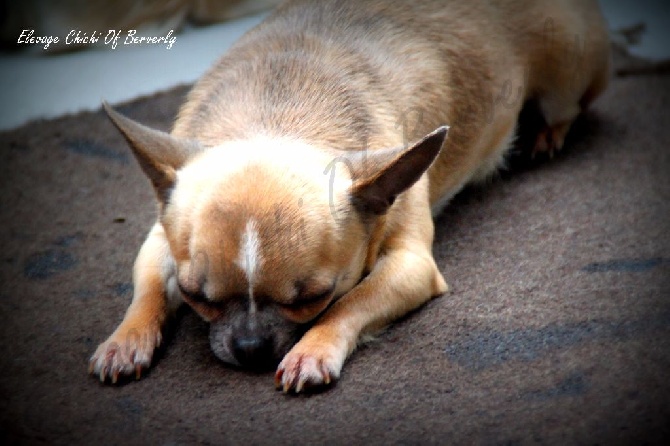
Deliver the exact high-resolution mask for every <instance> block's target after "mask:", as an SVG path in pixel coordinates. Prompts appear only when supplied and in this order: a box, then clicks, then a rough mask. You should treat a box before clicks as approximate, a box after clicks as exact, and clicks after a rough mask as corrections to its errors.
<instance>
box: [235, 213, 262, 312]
mask: <svg viewBox="0 0 670 446" xmlns="http://www.w3.org/2000/svg"><path fill="white" fill-rule="evenodd" d="M260 247H261V241H260V237H259V236H258V228H257V227H256V221H254V220H249V221H248V222H247V225H246V227H245V228H244V232H243V233H242V236H241V238H240V252H239V254H238V256H237V260H236V261H235V263H236V264H237V266H239V267H240V268H242V271H244V274H246V276H247V283H248V284H249V299H250V301H251V302H250V303H251V307H250V311H251V312H255V310H256V303H255V301H254V294H253V291H254V284H255V281H256V274H257V273H258V269H259V268H260V267H261V264H262V263H263V257H262V256H261V252H260Z"/></svg>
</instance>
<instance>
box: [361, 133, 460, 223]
mask: <svg viewBox="0 0 670 446" xmlns="http://www.w3.org/2000/svg"><path fill="white" fill-rule="evenodd" d="M448 130H449V128H448V127H446V126H443V127H439V128H438V129H436V130H435V131H433V132H431V133H429V134H428V135H426V136H425V137H424V138H423V139H421V140H420V141H418V142H416V143H414V144H411V145H410V146H409V147H406V148H400V149H386V150H374V151H367V152H365V153H364V154H362V156H361V155H359V159H358V160H357V161H356V162H355V164H358V166H356V167H358V168H357V169H356V168H355V170H358V171H359V172H358V173H355V178H354V181H353V184H352V186H351V189H350V195H351V199H352V202H353V204H354V206H355V207H356V208H357V209H358V210H359V211H361V212H363V213H368V214H370V213H371V214H374V215H382V214H384V213H386V211H387V210H388V209H389V208H390V207H391V205H392V204H393V202H394V201H395V199H396V197H397V196H398V195H400V194H401V193H402V192H404V191H406V190H407V189H409V188H410V187H411V186H412V185H413V184H414V183H416V182H417V181H418V180H419V178H421V175H423V173H424V172H425V171H426V170H428V168H429V167H430V165H431V164H432V163H433V161H434V160H435V158H436V157H437V155H438V154H439V153H440V150H441V149H442V145H443V144H444V141H445V139H446V137H447V132H448ZM361 163H362V164H363V165H364V166H361ZM361 167H363V168H361Z"/></svg>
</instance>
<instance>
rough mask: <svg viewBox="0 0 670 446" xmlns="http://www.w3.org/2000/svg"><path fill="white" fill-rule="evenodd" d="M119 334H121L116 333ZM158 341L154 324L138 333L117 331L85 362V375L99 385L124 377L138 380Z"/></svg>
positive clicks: (158, 337)
mask: <svg viewBox="0 0 670 446" xmlns="http://www.w3.org/2000/svg"><path fill="white" fill-rule="evenodd" d="M120 333H123V334H120ZM160 341H162V336H161V334H160V327H159V326H158V324H156V325H154V326H151V327H147V328H144V329H142V330H141V331H140V330H123V329H120V330H117V332H115V333H114V334H113V335H112V336H110V338H109V339H108V340H107V341H105V342H103V343H102V344H100V345H99V346H98V348H97V350H96V351H95V353H94V354H93V356H91V359H90V361H89V365H88V370H89V373H90V374H92V375H94V376H97V377H98V378H99V379H100V382H102V383H104V382H106V381H107V379H108V378H109V382H111V383H112V384H116V383H118V382H119V381H120V379H121V378H122V377H124V376H128V377H133V376H134V377H135V379H140V378H141V377H142V369H146V368H148V367H149V366H150V365H151V358H152V356H153V353H154V350H155V349H156V346H157V345H158V343H159V342H160Z"/></svg>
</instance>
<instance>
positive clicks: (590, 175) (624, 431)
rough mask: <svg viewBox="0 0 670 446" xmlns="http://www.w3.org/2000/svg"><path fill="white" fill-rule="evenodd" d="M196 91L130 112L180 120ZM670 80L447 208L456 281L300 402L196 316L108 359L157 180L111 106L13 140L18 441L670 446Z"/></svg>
mask: <svg viewBox="0 0 670 446" xmlns="http://www.w3.org/2000/svg"><path fill="white" fill-rule="evenodd" d="M186 91H187V88H186V87H179V88H176V89H174V90H171V91H169V92H166V93H163V94H158V95H156V96H153V97H149V98H143V99H138V100H136V101H134V102H132V103H129V104H124V105H121V106H119V107H118V109H119V110H120V111H121V112H123V113H125V114H127V115H128V116H130V117H131V118H134V119H137V120H139V121H140V122H142V123H145V124H147V125H150V126H153V127H156V128H160V129H164V130H168V129H169V127H170V125H171V122H172V120H173V119H174V116H175V114H176V111H177V108H178V106H179V104H180V103H181V102H182V101H183V99H184V95H185V93H186ZM668 116H670V76H667V75H662V74H658V73H656V74H648V75H639V76H627V77H617V78H615V79H614V80H613V82H612V84H611V87H610V88H609V90H608V91H607V92H606V94H605V95H604V96H603V97H602V98H600V100H599V101H597V102H596V104H595V105H594V107H593V109H592V110H591V111H590V112H589V113H588V114H587V115H586V116H584V117H583V118H582V119H581V120H580V121H579V122H578V123H577V125H576V127H575V128H574V131H573V132H572V133H571V135H570V137H569V140H568V142H567V147H566V149H565V150H564V151H563V152H562V153H560V154H559V155H558V156H557V157H556V158H555V159H553V160H539V161H535V162H525V163H519V162H515V163H512V168H511V169H510V171H509V172H504V173H503V174H502V175H501V176H500V178H498V179H496V180H494V181H492V182H491V184H489V185H487V186H485V187H479V188H473V189H468V190H466V191H464V192H463V193H462V194H460V195H459V196H458V197H457V198H456V199H455V200H454V202H453V203H452V204H451V205H450V206H449V207H448V208H447V210H446V211H445V213H444V214H443V215H442V216H441V217H440V218H439V219H438V220H437V223H436V224H437V235H436V242H435V254H436V258H437V259H438V264H439V266H440V268H441V269H442V271H443V272H444V274H445V276H446V278H447V281H448V282H449V284H450V285H451V290H452V291H451V292H450V293H449V294H447V295H445V296H443V297H440V298H437V299H435V300H433V301H431V302H430V303H429V304H427V305H426V306H424V307H423V308H421V309H420V310H419V311H417V312H415V313H413V314H411V315H409V316H408V317H406V318H405V319H403V320H402V321H399V322H398V323H396V324H394V325H393V326H392V327H390V328H389V329H388V330H387V331H385V332H384V333H383V334H381V335H380V336H379V337H378V338H377V339H376V340H375V341H373V342H371V343H368V344H366V345H365V346H363V347H362V348H360V349H359V350H358V351H357V352H356V353H355V354H354V356H353V357H352V358H351V360H350V361H349V362H348V363H347V365H346V366H345V368H344V371H343V375H342V378H341V380H340V382H339V383H338V384H337V385H336V386H335V387H334V388H332V389H330V390H328V391H326V392H323V393H319V394H313V395H307V396H300V397H293V396H287V395H284V394H282V393H281V392H277V391H275V390H274V388H273V381H272V374H271V373H268V374H252V373H246V372H242V371H238V370H233V369H230V368H227V367H225V366H223V365H222V364H220V363H219V362H218V361H217V360H216V359H215V357H214V355H213V354H212V353H211V352H210V350H209V346H208V341H207V326H206V324H205V323H203V322H201V321H200V320H199V319H198V318H197V317H196V316H195V315H194V314H193V313H191V312H190V311H184V312H183V314H182V315H181V317H180V318H179V319H178V322H177V327H176V330H175V331H174V335H173V336H172V342H171V343H170V344H169V346H168V347H167V348H166V349H165V350H164V351H163V352H162V354H161V357H160V358H159V360H158V361H157V363H156V365H155V368H154V369H153V370H152V371H151V372H150V373H149V374H148V376H147V377H145V378H144V379H142V380H140V381H137V382H131V383H128V384H126V385H123V386H116V387H112V386H106V385H101V384H100V383H98V382H97V381H96V380H95V379H93V378H92V377H90V376H88V375H87V360H88V358H89V356H90V355H91V353H92V352H93V350H94V348H95V346H96V345H97V344H98V343H99V342H101V341H103V340H104V339H105V337H106V336H107V335H109V334H110V333H111V331H112V330H113V329H114V328H115V326H116V324H117V323H118V322H119V321H120V320H121V318H122V316H123V313H124V311H125V309H126V307H127V305H128V303H129V300H130V298H131V289H132V285H131V282H130V276H131V266H132V263H133V260H134V257H135V255H136V253H137V250H138V248H139V246H140V244H141V243H142V240H143V237H144V236H145V234H146V231H147V230H148V229H149V226H150V224H151V223H152V221H153V219H154V216H155V208H154V205H153V192H152V191H151V189H150V187H149V184H148V182H147V180H146V179H145V178H144V176H143V175H142V173H141V171H140V169H139V167H138V166H137V164H136V162H135V160H134V159H133V158H132V156H131V154H130V151H129V150H128V149H127V147H126V145H125V142H124V141H123V139H122V138H121V136H120V135H119V134H118V133H117V131H116V130H115V129H114V128H113V127H112V125H111V123H110V122H109V121H108V120H107V118H106V117H105V116H104V115H103V114H102V113H101V112H96V113H83V114H80V115H77V116H66V117H63V118H60V119H55V120H50V121H38V122H32V123H30V124H28V125H26V126H24V127H22V128H20V129H17V130H15V131H12V132H7V133H3V134H0V231H1V234H2V235H1V236H0V243H1V245H2V250H1V251H0V255H1V257H0V280H1V281H2V287H1V288H0V316H1V317H2V323H1V324H0V341H1V343H0V370H2V376H3V378H2V380H0V439H3V440H4V442H3V444H12V443H21V444H42V443H46V444H68V445H71V444H156V445H174V444H195V443H202V444H322V443H323V444H348V445H357V444H439V445H443V444H534V443H540V444H603V445H605V444H645V443H648V444H669V443H668V442H669V441H670V232H669V229H670V228H669V224H668V223H669V216H670V176H669V174H670V121H669V120H668Z"/></svg>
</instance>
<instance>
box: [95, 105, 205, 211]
mask: <svg viewBox="0 0 670 446" xmlns="http://www.w3.org/2000/svg"><path fill="white" fill-rule="evenodd" d="M102 106H103V108H104V110H105V112H106V113H107V116H109V119H111V120H112V122H113V123H114V125H115V126H116V128H118V129H119V130H120V131H121V133H122V134H123V136H124V137H125V138H126V141H128V144H129V145H130V148H131V149H132V150H133V153H134V154H135V157H136V158H137V161H138V162H139V163H140V166H141V167H142V170H143V171H144V173H145V174H146V175H147V176H148V177H149V179H150V180H151V183H152V184H153V186H154V189H155V191H156V195H157V196H158V200H159V201H160V202H161V203H165V202H167V200H168V198H169V196H170V192H171V191H172V189H173V187H174V183H175V181H176V171H177V170H178V169H179V168H181V167H182V166H183V165H184V164H185V163H186V161H187V160H188V159H189V158H191V157H192V156H193V155H195V154H197V153H199V152H200V151H202V146H201V145H200V143H198V142H197V141H195V140H190V139H181V138H176V137H174V136H172V135H170V134H168V133H165V132H161V131H159V130H154V129H151V128H149V127H146V126H144V125H142V124H140V123H138V122H135V121H133V120H132V119H129V118H127V117H125V116H123V115H122V114H120V113H118V112H117V111H116V110H114V109H113V108H112V107H110V106H109V104H107V102H104V101H103V103H102Z"/></svg>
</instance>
